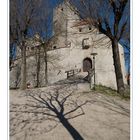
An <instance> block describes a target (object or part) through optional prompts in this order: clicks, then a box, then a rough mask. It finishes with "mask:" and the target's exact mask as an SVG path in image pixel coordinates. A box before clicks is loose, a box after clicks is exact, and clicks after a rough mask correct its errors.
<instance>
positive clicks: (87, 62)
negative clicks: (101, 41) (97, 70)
mask: <svg viewBox="0 0 140 140" xmlns="http://www.w3.org/2000/svg"><path fill="white" fill-rule="evenodd" d="M91 69H92V60H91V59H90V58H88V57H87V58H85V59H84V60H83V72H88V71H89V70H91Z"/></svg>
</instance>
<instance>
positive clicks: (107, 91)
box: [92, 85, 130, 100]
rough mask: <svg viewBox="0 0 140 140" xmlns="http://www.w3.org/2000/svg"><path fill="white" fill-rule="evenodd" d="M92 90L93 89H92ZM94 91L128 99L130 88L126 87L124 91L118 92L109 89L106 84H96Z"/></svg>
mask: <svg viewBox="0 0 140 140" xmlns="http://www.w3.org/2000/svg"><path fill="white" fill-rule="evenodd" d="M92 90H93V89H92ZM95 92H100V93H101V94H105V95H108V96H117V97H120V98H121V99H125V100H129V99H130V89H129V88H128V87H127V88H126V90H125V91H124V93H118V92H117V91H116V90H114V89H111V88H109V87H106V86H102V85H96V86H95Z"/></svg>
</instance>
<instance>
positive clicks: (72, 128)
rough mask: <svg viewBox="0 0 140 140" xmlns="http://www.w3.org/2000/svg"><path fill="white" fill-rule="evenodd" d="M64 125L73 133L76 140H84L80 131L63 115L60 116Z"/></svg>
mask: <svg viewBox="0 0 140 140" xmlns="http://www.w3.org/2000/svg"><path fill="white" fill-rule="evenodd" d="M58 118H59V120H60V122H61V123H62V125H63V126H64V127H65V128H66V129H67V131H68V132H69V133H70V134H71V136H72V137H73V139H74V140H84V139H83V138H82V136H81V135H80V134H79V132H78V131H77V130H76V129H75V128H74V127H73V126H72V125H71V124H70V123H69V122H68V120H67V119H66V118H65V117H64V116H63V115H62V116H59V117H58Z"/></svg>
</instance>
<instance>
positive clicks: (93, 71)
mask: <svg viewBox="0 0 140 140" xmlns="http://www.w3.org/2000/svg"><path fill="white" fill-rule="evenodd" d="M91 55H92V56H93V69H92V73H93V75H94V87H93V89H94V90H95V80H96V79H95V56H96V55H97V53H91ZM91 82H92V80H91Z"/></svg>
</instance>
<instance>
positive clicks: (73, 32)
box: [10, 3, 127, 89]
mask: <svg viewBox="0 0 140 140" xmlns="http://www.w3.org/2000/svg"><path fill="white" fill-rule="evenodd" d="M88 20H89V19H85V20H82V19H80V17H79V16H78V14H77V13H76V12H75V10H74V7H73V6H72V5H71V4H69V3H62V4H60V5H58V6H57V7H56V8H55V9H54V11H53V37H52V39H51V41H50V43H49V47H50V49H49V51H47V56H48V62H47V67H48V72H47V75H48V84H53V83H57V82H59V81H64V80H66V79H69V78H71V77H73V78H76V77H80V78H81V79H86V77H87V75H88V73H89V72H91V71H92V74H91V75H90V76H91V77H92V78H91V83H92V85H94V84H96V85H103V86H107V87H111V88H113V89H117V85H116V76H115V69H114V65H113V53H112V46H111V43H110V40H109V38H108V37H107V36H105V35H104V34H102V33H100V32H99V31H98V29H96V28H95V27H94V26H92V25H90V24H89V22H88ZM29 47H30V46H29ZM27 48H28V47H27ZM28 50H29V48H28ZM119 51H120V59H121V68H122V72H123V79H124V83H125V84H126V83H127V82H126V78H125V75H126V71H125V62H124V50H123V47H122V46H121V45H119ZM35 61H36V58H35V56H33V55H31V56H29V57H28V58H27V68H28V69H27V82H30V83H31V85H32V86H33V87H34V86H35V85H36V81H35V79H36V64H35ZM15 63H16V64H17V66H20V61H17V62H15ZM17 66H16V67H14V68H13V69H12V71H11V74H10V76H11V82H10V86H11V87H14V86H15V85H14V82H16V78H15V77H16V73H17ZM40 79H41V80H40V85H41V86H45V80H44V60H43V59H42V60H41V72H40ZM19 83H20V82H19Z"/></svg>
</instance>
